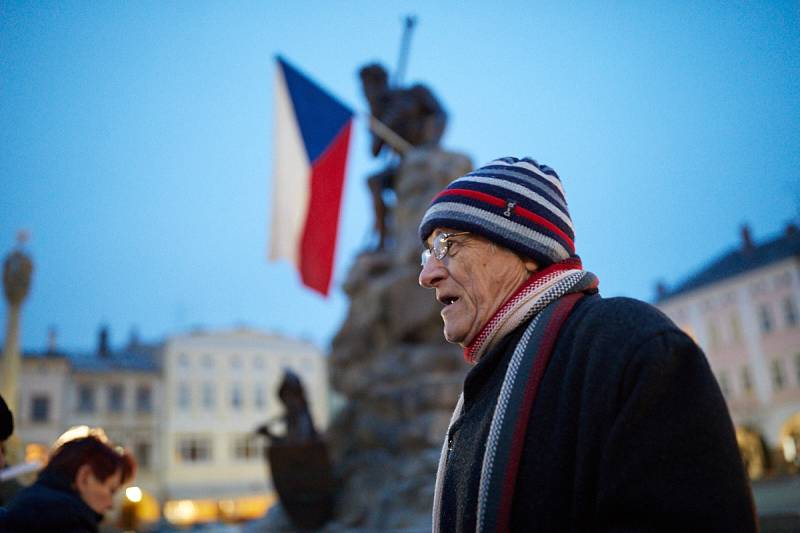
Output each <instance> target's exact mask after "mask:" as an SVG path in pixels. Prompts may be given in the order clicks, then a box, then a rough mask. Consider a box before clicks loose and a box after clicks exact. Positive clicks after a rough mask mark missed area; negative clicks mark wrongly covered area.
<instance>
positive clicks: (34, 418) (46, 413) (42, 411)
mask: <svg viewBox="0 0 800 533" xmlns="http://www.w3.org/2000/svg"><path fill="white" fill-rule="evenodd" d="M49 421H50V397H49V396H45V395H43V394H37V395H36V396H34V397H33V398H31V422H34V423H36V424H45V423H47V422H49Z"/></svg>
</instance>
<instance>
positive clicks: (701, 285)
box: [657, 225, 800, 478]
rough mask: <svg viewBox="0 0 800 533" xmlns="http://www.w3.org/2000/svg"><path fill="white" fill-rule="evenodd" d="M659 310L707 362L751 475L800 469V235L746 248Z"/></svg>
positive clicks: (663, 294) (664, 294)
mask: <svg viewBox="0 0 800 533" xmlns="http://www.w3.org/2000/svg"><path fill="white" fill-rule="evenodd" d="M657 305H658V307H659V308H660V309H661V310H663V311H664V312H665V313H666V314H667V315H668V316H669V317H670V318H672V319H673V320H674V321H675V322H676V324H678V326H680V327H681V328H682V329H683V330H684V331H686V332H687V333H688V334H689V335H690V336H692V337H693V338H694V339H695V340H696V341H697V343H698V344H699V345H700V346H701V347H702V348H703V351H704V352H705V353H706V356H707V357H708V361H709V363H710V365H711V368H712V370H713V371H714V374H715V375H716V377H717V380H718V382H719V385H720V388H721V390H722V392H723V394H724V395H725V399H726V401H727V404H728V408H729V410H730V413H731V417H732V418H733V421H734V423H735V424H736V426H737V439H738V440H739V444H740V447H741V449H742V452H743V456H744V458H745V462H746V463H747V466H748V471H749V473H750V475H751V477H754V478H757V477H760V476H762V475H764V474H765V473H767V472H769V471H784V470H789V471H796V469H797V467H798V466H800V457H799V455H800V232H798V230H797V228H796V227H795V226H794V225H789V226H788V227H787V228H786V231H785V232H784V233H783V234H782V235H780V236H778V237H775V238H773V239H770V240H768V241H766V242H763V243H754V242H753V240H752V238H751V237H750V231H749V229H748V228H747V227H745V228H744V229H743V230H742V241H741V244H740V246H739V247H737V248H736V249H735V250H732V251H730V252H728V253H726V254H724V255H723V256H721V257H720V258H718V259H716V260H715V261H713V262H711V263H710V264H709V265H707V266H706V267H704V268H703V269H701V270H700V271H699V272H698V273H696V274H695V275H693V276H691V277H690V278H688V279H687V280H686V281H684V282H683V283H681V284H680V285H678V286H676V287H675V288H674V289H672V290H667V289H665V288H664V287H661V288H660V290H659V296H658V301H657Z"/></svg>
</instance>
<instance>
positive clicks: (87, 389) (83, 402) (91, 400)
mask: <svg viewBox="0 0 800 533" xmlns="http://www.w3.org/2000/svg"><path fill="white" fill-rule="evenodd" d="M94 410H95V393H94V386H93V385H91V384H89V383H83V384H81V385H78V412H79V413H94Z"/></svg>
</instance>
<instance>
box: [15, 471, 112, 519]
mask: <svg viewBox="0 0 800 533" xmlns="http://www.w3.org/2000/svg"><path fill="white" fill-rule="evenodd" d="M102 518H103V517H102V515H100V514H98V513H96V512H94V511H93V510H92V508H91V507H89V506H88V505H86V503H85V502H84V501H83V500H82V499H81V497H80V495H79V494H78V493H77V492H76V491H75V490H74V489H72V488H71V486H70V483H69V482H67V481H66V480H64V479H62V478H61V477H60V476H58V475H57V474H54V473H51V472H46V471H45V472H42V473H41V474H40V475H39V478H38V479H37V480H36V483H34V484H33V485H31V486H30V487H27V488H25V489H23V490H21V491H20V492H18V493H17V495H16V496H15V497H14V499H13V500H11V503H10V504H9V505H8V507H7V508H6V509H5V510H0V531H2V532H3V533H6V532H8V533H23V532H24V533H45V532H47V533H53V532H56V531H57V532H59V533H96V532H97V530H98V524H99V522H100V520H101V519H102Z"/></svg>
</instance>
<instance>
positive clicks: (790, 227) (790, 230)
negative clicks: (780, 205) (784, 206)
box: [786, 222, 800, 239]
mask: <svg viewBox="0 0 800 533" xmlns="http://www.w3.org/2000/svg"><path fill="white" fill-rule="evenodd" d="M798 235H800V230H798V229H797V224H795V223H794V222H789V223H788V224H786V236H787V237H789V238H790V239H794V238H797V236H798Z"/></svg>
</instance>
